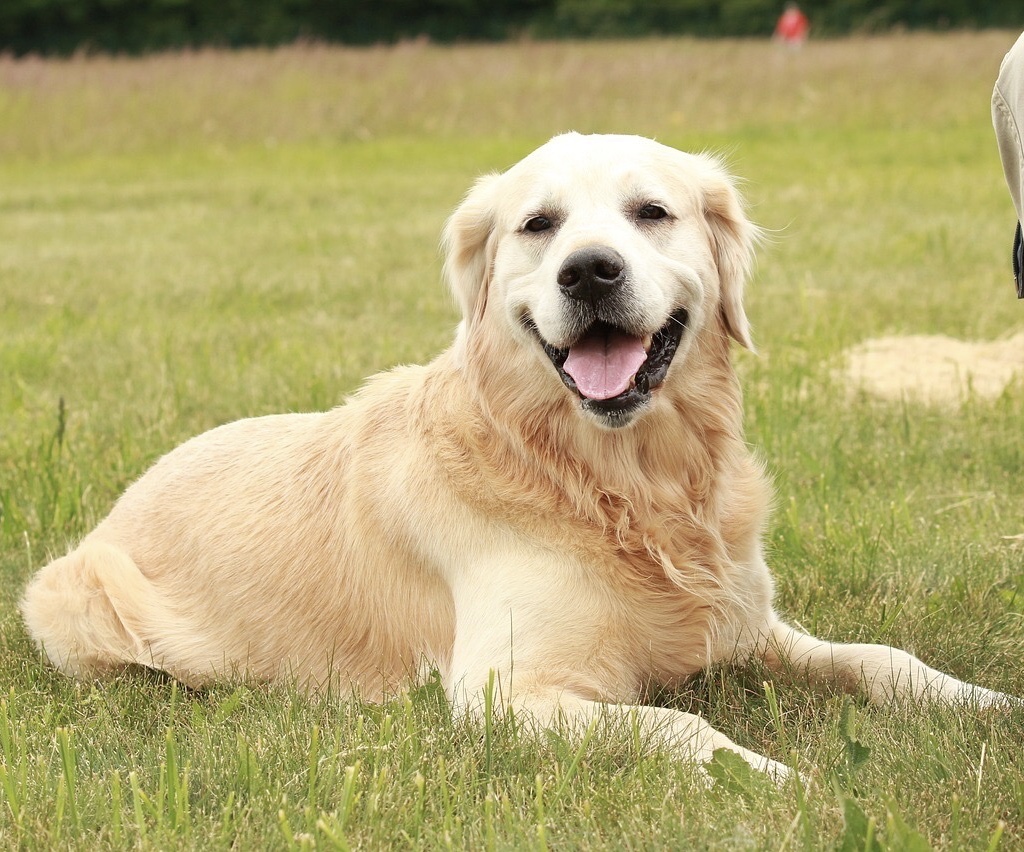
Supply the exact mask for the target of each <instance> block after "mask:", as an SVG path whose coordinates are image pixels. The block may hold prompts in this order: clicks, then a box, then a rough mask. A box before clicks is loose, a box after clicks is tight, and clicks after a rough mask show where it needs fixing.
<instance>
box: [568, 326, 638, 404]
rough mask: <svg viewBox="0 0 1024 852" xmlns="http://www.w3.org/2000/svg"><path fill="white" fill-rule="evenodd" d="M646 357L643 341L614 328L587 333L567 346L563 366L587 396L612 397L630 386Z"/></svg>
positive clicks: (580, 390) (581, 391)
mask: <svg viewBox="0 0 1024 852" xmlns="http://www.w3.org/2000/svg"><path fill="white" fill-rule="evenodd" d="M646 360H647V353H646V352H645V351H644V344H643V341H642V340H640V338H638V337H631V336H630V335H628V334H623V333H622V332H621V331H615V330H613V329H609V330H606V331H605V332H603V333H598V334H588V335H587V336H586V337H585V338H584V339H583V340H581V341H580V342H579V343H577V344H576V345H575V346H573V347H572V348H571V349H570V350H569V356H568V357H567V358H566V359H565V364H563V365H562V369H563V370H565V372H567V373H568V374H569V375H570V376H572V379H573V381H574V382H576V388H577V390H579V392H580V393H581V394H582V395H583V396H585V397H587V398H588V399H611V398H612V397H613V396H618V395H619V394H620V393H622V392H623V391H625V390H627V389H628V388H629V383H630V381H631V380H632V378H633V376H635V375H636V371H637V370H639V369H640V365H641V364H643V362H644V361H646Z"/></svg>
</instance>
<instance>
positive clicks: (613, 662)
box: [22, 133, 1010, 778]
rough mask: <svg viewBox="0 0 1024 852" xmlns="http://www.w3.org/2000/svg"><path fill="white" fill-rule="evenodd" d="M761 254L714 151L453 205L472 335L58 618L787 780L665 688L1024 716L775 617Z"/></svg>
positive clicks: (269, 676)
mask: <svg viewBox="0 0 1024 852" xmlns="http://www.w3.org/2000/svg"><path fill="white" fill-rule="evenodd" d="M757 236H758V231H757V229H756V228H755V226H754V225H752V224H751V222H750V221H748V219H747V217H746V215H745V213H744V210H743V206H742V202H741V199H740V197H739V195H738V194H737V191H736V188H735V186H734V182H733V180H732V179H731V178H730V177H729V175H728V174H727V173H726V171H725V170H724V169H723V167H722V166H721V165H720V163H719V162H717V161H716V160H715V159H714V158H712V157H709V156H705V155H691V154H685V153H681V152H679V151H676V150H673V149H671V148H668V147H665V146H663V145H661V144H658V143H656V142H653V141H651V140H648V139H643V138H639V137H631V136H603V135H594V136H583V135H578V134H575V133H570V134H566V135H562V136H557V137H555V138H554V139H552V140H551V141H550V142H548V143H547V144H545V145H543V146H542V147H541V148H539V149H538V150H536V151H534V152H533V153H532V154H530V155H529V156H527V157H526V158H525V159H524V160H522V161H521V162H520V163H518V164H517V165H515V166H513V167H512V168H510V169H509V170H508V171H506V172H504V173H502V174H496V175H490V176H487V177H484V178H482V179H481V180H480V181H479V182H478V183H477V184H476V185H475V186H474V187H473V189H472V190H471V191H470V192H469V194H468V195H467V197H466V198H465V200H464V201H463V203H462V204H461V205H460V206H459V207H458V209H456V211H455V212H454V214H453V215H452V216H451V218H450V219H449V221H448V223H447V226H446V228H445V232H444V249H445V252H446V256H445V275H446V277H447V280H448V283H449V284H450V286H451V289H452V290H453V292H454V295H455V297H456V299H457V301H458V304H459V306H460V308H461V312H462V321H461V323H460V325H459V327H458V330H457V333H456V335H455V340H454V342H453V343H452V345H451V347H450V348H449V349H447V350H446V351H445V352H443V353H442V354H441V355H439V356H438V357H437V358H436V359H435V360H434V361H433V362H431V363H430V364H428V365H426V366H416V367H400V368H397V369H394V370H392V371H390V372H387V373H384V374H381V375H378V376H376V377H374V378H372V379H371V380H370V381H369V382H368V383H367V384H366V385H365V387H363V388H362V390H360V391H359V392H358V393H356V394H355V395H354V396H353V397H352V398H351V399H350V400H348V401H347V402H346V403H345V404H344V405H342V406H340V407H338V408H335V409H334V410H332V411H329V412H326V413H319V414H288V415H281V416H270V417H259V418H254V419H247V420H241V421H238V422H235V423H229V424H227V425H224V426H221V427H219V428H216V429H213V430H212V431H210V432H207V433H206V434H204V435H201V436H199V437H197V438H194V439H192V440H190V441H188V442H187V443H185V444H183V445H182V446H180V447H178V448H177V449H175V450H174V451H173V452H171V453H169V454H168V455H166V456H165V457H164V458H162V459H161V460H160V461H159V462H157V464H156V465H154V466H153V468H152V469H151V470H149V471H148V472H147V473H146V474H145V475H144V476H143V477H142V478H141V479H139V481H138V482H136V483H135V484H133V485H132V486H131V487H130V488H129V489H128V490H127V491H126V492H125V494H124V495H123V496H122V497H121V499H120V500H119V501H118V502H117V504H116V505H115V506H114V508H113V510H112V511H111V513H110V515H109V516H108V517H107V518H106V519H105V520H104V521H103V522H102V523H101V524H100V525H99V526H98V527H97V528H96V529H95V530H94V531H93V532H92V533H90V534H89V535H88V536H86V538H85V539H84V540H83V541H82V542H81V543H80V544H79V545H78V546H77V547H76V548H75V549H74V550H72V551H71V553H69V554H68V555H67V556H64V557H62V558H60V559H57V560H56V561H54V562H52V563H51V564H49V565H47V566H46V567H45V568H43V569H42V570H41V571H40V572H39V573H38V574H37V575H36V576H35V578H34V579H33V580H32V582H31V583H30V585H29V586H28V589H27V591H26V593H25V596H24V600H23V602H22V612H23V614H24V618H25V622H26V624H27V626H28V630H29V632H30V633H31V635H32V637H33V638H34V640H35V641H36V642H37V643H38V645H39V647H40V648H41V649H42V650H43V652H44V653H45V655H46V656H47V657H48V658H49V660H50V661H51V662H52V663H53V665H54V666H56V667H57V668H59V669H60V670H61V671H63V672H66V673H67V674H69V675H73V676H75V677H82V678H92V677H96V676H99V675H102V674H104V673H106V672H110V671H112V670H116V669H118V668H120V667H123V666H126V665H129V664H141V665H143V666H148V667H152V668H156V669H161V670H163V671H166V672H168V673H170V674H171V675H172V676H174V677H176V678H179V679H180V680H182V681H183V682H185V683H187V684H192V685H201V684H203V683H208V682H210V681H213V680H216V679H224V678H232V677H251V678H257V679H263V680H269V681H274V680H284V679H291V680H292V681H298V682H299V683H301V684H303V685H304V686H305V687H307V688H310V689H318V688H322V687H323V686H324V685H325V684H327V683H328V682H332V683H336V684H344V685H345V686H346V687H348V686H351V687H352V688H353V689H355V690H356V692H357V693H358V694H359V695H361V696H363V697H364V698H369V699H378V698H380V697H381V696H383V695H385V694H388V693H389V692H390V691H392V690H395V689H401V688H402V685H403V683H405V682H408V680H409V679H410V678H414V677H416V675H417V672H422V671H423V670H424V665H426V666H429V667H434V668H436V669H437V671H439V672H440V675H441V677H442V679H443V682H444V685H445V688H446V690H447V693H448V695H449V697H450V699H451V701H452V703H453V706H454V707H455V708H457V709H458V710H459V711H460V712H465V711H468V712H479V711H480V709H481V707H482V706H483V692H484V690H485V689H488V688H489V687H488V685H489V684H491V685H492V687H493V692H494V698H495V701H496V702H497V706H498V707H499V709H500V710H501V711H503V712H506V711H508V710H509V709H510V708H511V709H513V710H514V712H516V713H517V714H518V715H519V716H521V717H524V718H527V719H530V720H532V722H533V723H534V724H536V725H538V726H542V727H543V726H550V725H556V724H559V725H561V724H568V725H569V726H571V727H572V728H573V729H576V730H578V729H579V727H580V726H586V725H587V724H589V723H590V721H591V720H593V719H596V718H599V717H600V718H622V719H628V720H632V721H631V723H632V724H636V725H637V726H638V727H639V729H640V730H641V731H642V732H643V733H644V734H646V735H649V736H650V737H651V738H652V739H653V741H654V742H656V743H659V744H661V745H663V746H665V747H668V748H670V749H673V750H674V751H675V752H676V753H677V754H679V755H680V756H681V757H682V758H684V759H686V760H690V761H697V762H704V761H707V760H708V759H709V758H710V756H711V755H712V753H713V751H714V750H716V749H718V748H726V749H732V750H733V751H735V752H738V753H739V754H740V755H741V756H742V757H743V758H744V759H745V760H747V761H748V762H749V763H750V764H752V765H753V766H755V767H757V768H759V769H761V770H763V771H766V772H768V773H770V774H771V775H773V776H775V777H777V778H782V777H785V776H786V775H787V774H788V773H789V769H788V768H787V767H786V766H785V765H783V764H781V763H777V762H775V761H773V760H770V759H768V758H766V757H763V756H761V755H759V754H756V753H754V752H751V751H748V750H746V749H744V748H742V747H740V746H739V745H737V744H735V743H733V742H732V741H730V740H729V739H728V738H727V737H726V736H725V735H723V734H722V733H720V732H718V731H716V730H715V729H714V728H712V727H711V726H710V725H709V724H708V723H707V722H706V721H705V720H704V719H703V718H701V717H699V716H696V715H693V714H689V713H683V712H679V711H677V710H673V709H668V708H663V707H654V706H645V705H643V704H639V703H638V702H639V701H640V700H641V697H642V695H643V694H644V691H645V688H646V687H647V686H648V685H650V684H652V683H656V684H667V685H672V684H677V683H679V682H680V681H682V680H683V679H685V678H686V677H688V676H690V675H692V674H694V673H695V672H698V671H700V670H701V669H703V668H705V667H707V666H710V665H712V664H715V663H718V662H721V661H739V662H743V661H749V660H750V659H752V658H757V659H760V660H763V661H764V663H765V664H766V665H767V666H768V667H769V669H771V670H776V669H781V668H786V669H787V670H796V671H798V672H806V674H807V675H808V676H809V677H811V678H813V679H815V680H822V679H827V680H829V681H833V682H835V683H837V684H839V685H841V686H842V687H843V688H849V689H855V688H858V687H860V688H863V689H864V690H865V691H866V693H867V695H868V696H869V697H870V699H872V700H874V701H877V702H886V701H889V700H891V699H894V698H910V699H916V700H925V699H926V700H936V701H943V702H967V703H970V704H972V705H980V706H991V705H997V704H1002V703H1006V702H1008V701H1010V699H1009V698H1007V697H1006V696H1003V695H1001V694H1000V693H997V692H992V691H990V690H987V689H983V688H981V687H977V686H972V685H970V684H967V683H963V682H961V681H959V680H956V679H955V678H953V677H951V676H949V675H945V674H942V673H941V672H939V671H936V670H935V669H932V668H929V667H928V666H927V665H925V664H924V663H922V662H921V661H920V660H918V659H916V658H915V657H913V656H911V655H910V654H908V653H905V652H903V651H899V650H896V649H893V648H889V647H884V646H879V645H865V644H858V645H849V644H847V645H844V644H833V643H830V642H825V641H821V640H819V639H816V638H813V637H811V636H809V635H807V634H805V633H803V632H801V631H799V630H797V629H795V628H793V627H791V626H789V625H788V624H786V623H785V622H783V621H782V620H781V619H780V617H779V616H778V615H777V614H776V612H775V610H774V609H773V607H772V579H771V576H770V574H769V571H768V568H767V566H766V564H765V560H764V557H763V548H762V534H763V531H764V529H765V523H766V513H767V507H768V504H769V502H770V496H769V487H768V485H767V483H766V478H765V475H764V472H763V471H762V468H761V466H760V465H759V464H758V462H757V461H756V459H755V458H753V457H752V455H751V452H750V450H749V449H748V447H747V445H746V444H745V443H744V439H743V432H742V423H741V408H742V406H741V397H740V390H739V388H738V385H737V381H736V376H735V374H734V371H733V368H732V365H731V362H730V345H731V344H730V340H734V341H736V342H738V343H739V344H740V345H742V346H745V347H750V346H751V336H750V330H749V326H748V322H747V317H746V314H745V313H744V306H743V288H744V282H745V278H746V277H747V274H748V271H749V268H750V265H751V260H752V249H753V247H754V244H755V242H756V240H757Z"/></svg>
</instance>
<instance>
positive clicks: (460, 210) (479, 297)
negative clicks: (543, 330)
mask: <svg viewBox="0 0 1024 852" xmlns="http://www.w3.org/2000/svg"><path fill="white" fill-rule="evenodd" d="M498 177H499V175H497V174H491V175H485V176H484V177H482V178H480V179H479V180H477V182H476V183H475V184H474V185H473V188H472V189H471V190H470V191H469V192H468V193H467V194H466V197H465V198H464V199H463V201H462V203H461V204H460V205H459V206H458V207H457V208H455V212H454V213H452V215H451V216H449V217H448V221H447V222H446V223H445V226H444V234H443V236H442V238H441V249H442V251H443V252H444V277H445V279H447V281H448V286H449V287H450V288H451V291H452V295H453V296H455V300H456V301H457V302H458V304H459V308H460V310H461V311H462V319H463V322H467V323H468V322H472V321H473V320H475V319H476V318H478V317H479V316H480V315H481V314H482V313H483V309H484V306H485V305H486V304H487V285H488V283H489V281H490V277H491V264H492V263H493V261H494V245H493V240H492V239H491V235H492V234H493V233H494V219H495V194H496V193H495V184H496V183H497V180H498Z"/></svg>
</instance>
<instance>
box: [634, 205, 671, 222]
mask: <svg viewBox="0 0 1024 852" xmlns="http://www.w3.org/2000/svg"><path fill="white" fill-rule="evenodd" d="M636 215H637V218H638V219H665V218H666V217H667V216H668V211H667V210H666V209H665V208H664V207H662V206H661V205H660V204H645V205H644V206H643V207H641V208H640V209H639V210H637V211H636Z"/></svg>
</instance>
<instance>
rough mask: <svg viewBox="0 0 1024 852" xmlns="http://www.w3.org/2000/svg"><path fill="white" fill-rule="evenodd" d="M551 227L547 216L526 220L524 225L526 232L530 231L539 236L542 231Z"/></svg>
mask: <svg viewBox="0 0 1024 852" xmlns="http://www.w3.org/2000/svg"><path fill="white" fill-rule="evenodd" d="M550 227H551V220H550V219H549V218H548V217H547V216H534V217H532V218H530V219H527V220H526V224H524V225H523V230H524V231H529V232H530V233H531V234H538V233H540V232H541V231H546V230H548V228H550Z"/></svg>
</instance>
